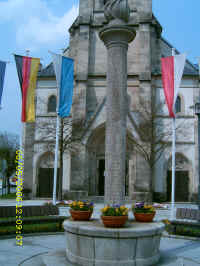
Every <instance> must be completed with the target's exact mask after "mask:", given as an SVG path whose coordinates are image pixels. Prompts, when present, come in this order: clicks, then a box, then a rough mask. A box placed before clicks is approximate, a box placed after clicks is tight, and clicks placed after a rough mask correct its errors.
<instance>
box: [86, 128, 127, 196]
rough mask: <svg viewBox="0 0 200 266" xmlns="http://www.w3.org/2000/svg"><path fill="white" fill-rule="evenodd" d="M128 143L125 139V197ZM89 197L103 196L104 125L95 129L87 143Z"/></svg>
mask: <svg viewBox="0 0 200 266" xmlns="http://www.w3.org/2000/svg"><path fill="white" fill-rule="evenodd" d="M129 149H130V147H129V141H128V138H127V156H126V174H125V188H124V189H125V195H126V196H128V194H129ZM87 155H88V156H87V158H88V162H87V166H88V171H87V172H88V183H89V195H93V196H104V184H105V175H106V173H105V125H104V124H103V125H101V126H99V127H98V128H96V129H95V130H94V131H93V132H92V134H91V136H90V138H89V140H88V142H87Z"/></svg>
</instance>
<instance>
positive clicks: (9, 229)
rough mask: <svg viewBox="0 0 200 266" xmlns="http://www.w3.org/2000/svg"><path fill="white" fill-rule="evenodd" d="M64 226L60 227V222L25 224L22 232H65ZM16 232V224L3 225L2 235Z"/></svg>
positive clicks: (0, 230)
mask: <svg viewBox="0 0 200 266" xmlns="http://www.w3.org/2000/svg"><path fill="white" fill-rule="evenodd" d="M63 231H64V229H63V227H62V228H61V229H60V225H59V223H58V222H57V223H46V224H24V225H23V228H22V234H27V233H38V232H63ZM14 234H16V226H1V227H0V235H14Z"/></svg>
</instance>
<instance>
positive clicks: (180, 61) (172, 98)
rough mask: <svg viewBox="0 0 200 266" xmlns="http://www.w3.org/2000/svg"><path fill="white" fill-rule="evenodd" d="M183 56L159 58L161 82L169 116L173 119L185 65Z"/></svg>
mask: <svg viewBox="0 0 200 266" xmlns="http://www.w3.org/2000/svg"><path fill="white" fill-rule="evenodd" d="M185 58H186V56H185V54H180V55H175V56H169V57H165V58H161V65H162V82H163V87H164V93H165V99H166V103H167V107H168V110H169V116H170V117H175V112H174V108H175V103H176V98H177V96H178V93H179V90H180V83H181V79H182V75H183V70H184V65H185Z"/></svg>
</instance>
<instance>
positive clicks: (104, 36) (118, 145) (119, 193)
mask: <svg viewBox="0 0 200 266" xmlns="http://www.w3.org/2000/svg"><path fill="white" fill-rule="evenodd" d="M104 15H105V17H106V19H107V21H108V25H107V26H105V27H104V28H103V29H102V30H101V31H100V33H99V37H100V39H101V40H102V41H103V42H104V44H105V46H106V48H107V93H106V96H107V97H106V116H107V117H106V142H105V169H106V177H105V198H104V201H105V203H107V204H122V203H123V201H124V197H125V191H124V188H125V156H126V117H127V111H128V110H127V103H128V102H127V50H128V43H130V42H131V41H133V40H134V38H135V35H136V33H135V30H134V29H133V28H130V27H128V26H127V22H128V20H129V17H130V9H129V6H128V0H107V1H105V9H104Z"/></svg>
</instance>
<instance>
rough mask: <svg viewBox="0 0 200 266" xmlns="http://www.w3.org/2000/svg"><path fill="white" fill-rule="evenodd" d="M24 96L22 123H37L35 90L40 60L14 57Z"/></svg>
mask: <svg viewBox="0 0 200 266" xmlns="http://www.w3.org/2000/svg"><path fill="white" fill-rule="evenodd" d="M14 56H15V62H16V67H17V73H18V77H19V83H20V86H21V94H22V116H21V120H22V122H34V121H35V88H36V81H37V73H38V70H39V64H40V59H39V58H32V57H28V56H20V55H14Z"/></svg>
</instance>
